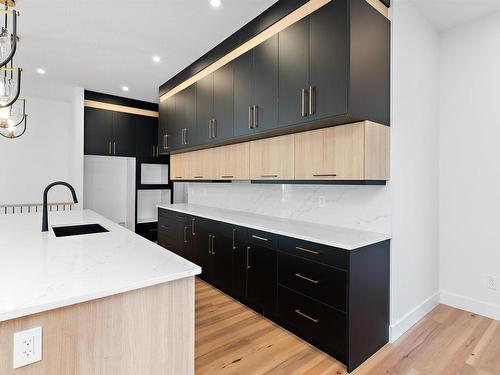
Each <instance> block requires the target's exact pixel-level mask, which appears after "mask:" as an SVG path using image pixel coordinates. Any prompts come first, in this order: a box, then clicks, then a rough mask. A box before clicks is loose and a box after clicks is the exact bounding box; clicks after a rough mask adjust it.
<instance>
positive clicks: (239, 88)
mask: <svg viewBox="0 0 500 375" xmlns="http://www.w3.org/2000/svg"><path fill="white" fill-rule="evenodd" d="M253 59H254V58H253V50H250V51H248V52H247V53H245V54H243V55H241V56H240V57H238V58H237V59H236V60H234V62H233V63H234V135H235V136H242V135H248V134H252V133H253V129H252V128H251V122H252V114H251V113H250V111H251V107H252V106H253V105H254V104H255V98H254V74H253Z"/></svg>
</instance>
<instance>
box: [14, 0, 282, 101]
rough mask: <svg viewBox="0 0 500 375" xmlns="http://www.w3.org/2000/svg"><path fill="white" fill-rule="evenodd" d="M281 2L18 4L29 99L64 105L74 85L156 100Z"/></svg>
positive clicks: (33, 0) (55, 0)
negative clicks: (192, 67) (160, 91)
mask: <svg viewBox="0 0 500 375" xmlns="http://www.w3.org/2000/svg"><path fill="white" fill-rule="evenodd" d="M274 2H276V0H222V5H221V6H220V7H219V8H213V7H212V6H211V5H210V2H209V0H134V1H131V0H51V1H42V0H17V5H18V6H17V9H18V10H19V11H20V12H21V17H19V22H18V25H19V26H18V30H19V35H20V37H21V43H20V44H19V48H18V52H17V53H16V58H15V65H16V66H21V67H23V68H24V76H23V81H24V84H23V94H24V95H26V96H29V95H36V96H41V97H47V98H52V99H64V97H65V96H67V95H68V93H69V91H68V87H71V86H73V87H74V86H80V87H84V88H86V89H90V90H95V91H99V92H105V93H109V94H114V95H120V96H127V97H130V98H135V99H141V100H147V101H155V102H156V101H158V87H159V86H160V85H161V84H162V83H164V82H165V81H167V80H168V79H169V78H171V77H172V76H174V75H175V74H176V73H178V72H179V71H181V70H182V69H183V68H185V67H186V66H188V65H189V64H190V63H192V62H193V61H195V60H196V59H197V58H199V57H200V56H201V55H203V54H204V53H206V52H207V51H209V50H210V49H212V48H213V47H214V46H216V45H217V44H218V43H220V42H221V41H222V40H224V39H225V38H226V37H228V36H229V35H230V34H232V33H233V32H235V31H236V30H238V29H239V28H240V27H242V26H243V25H244V24H246V23H247V22H249V21H250V20H251V19H253V18H254V17H255V16H257V15H258V14H260V13H261V12H263V11H264V10H265V9H266V8H268V7H269V6H270V5H272V4H273V3H274ZM153 55H158V56H160V57H161V63H160V64H156V63H154V62H153V61H152V56H153ZM37 68H43V69H45V70H46V71H47V74H46V75H44V76H41V75H39V74H37V73H36V69H37ZM124 85H125V86H128V87H129V88H130V91H129V92H128V93H125V92H123V91H122V90H121V87H122V86H124Z"/></svg>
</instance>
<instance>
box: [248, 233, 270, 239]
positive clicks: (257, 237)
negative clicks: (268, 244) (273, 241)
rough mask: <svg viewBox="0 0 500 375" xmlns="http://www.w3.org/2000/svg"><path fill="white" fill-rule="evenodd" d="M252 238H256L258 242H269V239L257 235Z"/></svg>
mask: <svg viewBox="0 0 500 375" xmlns="http://www.w3.org/2000/svg"><path fill="white" fill-rule="evenodd" d="M252 238H255V239H256V240H261V241H269V238H264V237H259V236H256V235H255V234H252Z"/></svg>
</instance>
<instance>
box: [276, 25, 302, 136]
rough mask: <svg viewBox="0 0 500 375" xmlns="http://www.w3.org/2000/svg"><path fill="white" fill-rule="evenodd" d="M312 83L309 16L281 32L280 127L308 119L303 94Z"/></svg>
mask: <svg viewBox="0 0 500 375" xmlns="http://www.w3.org/2000/svg"><path fill="white" fill-rule="evenodd" d="M308 86H309V17H305V18H303V19H302V20H300V21H299V22H296V23H294V24H293V25H291V26H289V27H287V28H286V29H285V30H283V31H281V32H280V33H279V126H280V127H281V126H289V125H294V124H298V123H302V122H305V121H308V119H307V117H304V116H302V114H303V112H302V106H303V103H302V99H303V98H302V95H301V92H302V90H303V89H307V88H308ZM306 99H307V98H304V104H305V102H307V100H306Z"/></svg>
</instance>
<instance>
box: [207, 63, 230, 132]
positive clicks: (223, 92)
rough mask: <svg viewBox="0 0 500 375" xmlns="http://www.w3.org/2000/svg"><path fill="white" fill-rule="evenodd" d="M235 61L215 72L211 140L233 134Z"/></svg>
mask: <svg viewBox="0 0 500 375" xmlns="http://www.w3.org/2000/svg"><path fill="white" fill-rule="evenodd" d="M233 72H234V70H233V63H232V62H230V63H228V64H226V65H224V66H223V67H221V68H220V69H218V70H216V71H215V72H214V113H213V120H212V126H211V134H210V137H209V138H208V141H209V142H213V141H216V140H223V139H227V138H231V137H232V136H233V106H234V101H233V82H234V74H233Z"/></svg>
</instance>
